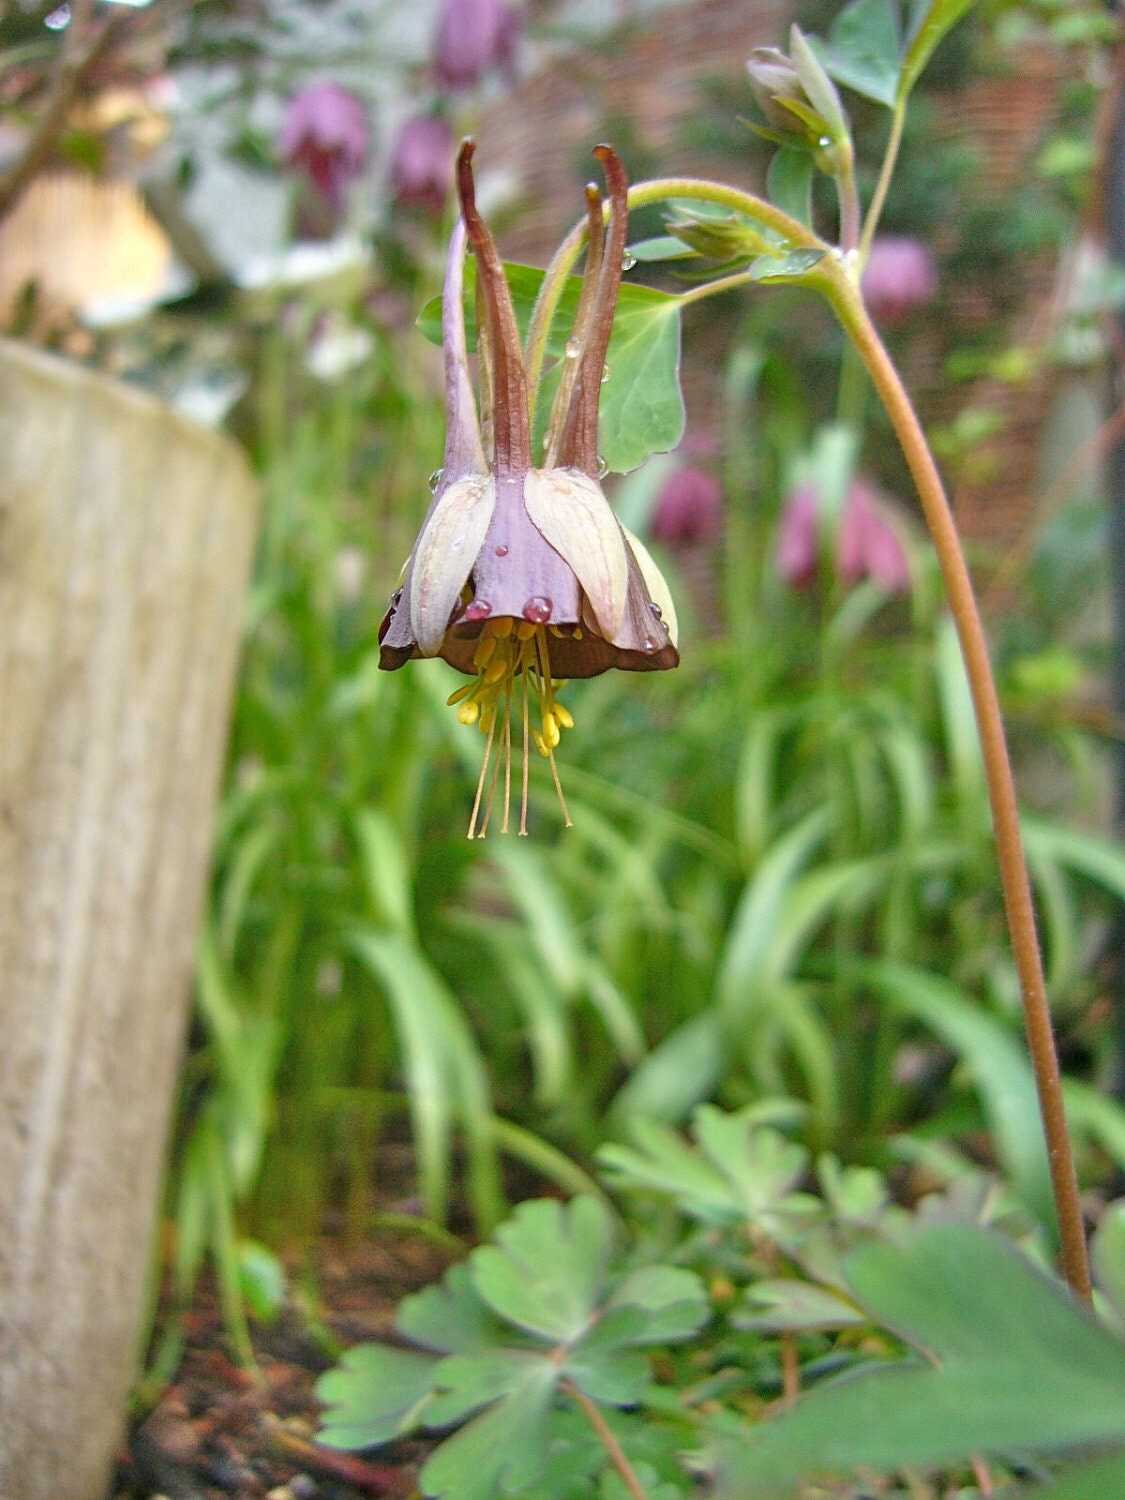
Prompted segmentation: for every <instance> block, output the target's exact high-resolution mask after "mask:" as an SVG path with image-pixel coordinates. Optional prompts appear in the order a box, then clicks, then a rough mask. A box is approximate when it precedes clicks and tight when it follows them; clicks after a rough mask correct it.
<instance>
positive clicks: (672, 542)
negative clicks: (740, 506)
mask: <svg viewBox="0 0 1125 1500" xmlns="http://www.w3.org/2000/svg"><path fill="white" fill-rule="evenodd" d="M722 528H723V490H722V486H721V485H720V483H719V481H718V479H717V478H716V476H715V475H714V474H712V473H710V472H709V471H708V470H707V469H700V468H696V467H695V466H694V465H693V464H685V465H684V467H683V468H682V469H677V470H676V472H675V473H674V474H673V475H671V477H670V478H669V479H668V480H667V481H666V482H665V484H664V487H663V489H662V490H661V491H660V494H659V495H658V496H657V498H656V505H655V507H654V509H653V512H652V535H653V537H654V538H655V539H656V540H657V541H658V542H664V543H665V544H666V545H667V546H670V547H685V546H690V545H691V544H692V543H693V542H713V541H715V540H716V538H717V537H718V536H719V534H720V533H721V531H722Z"/></svg>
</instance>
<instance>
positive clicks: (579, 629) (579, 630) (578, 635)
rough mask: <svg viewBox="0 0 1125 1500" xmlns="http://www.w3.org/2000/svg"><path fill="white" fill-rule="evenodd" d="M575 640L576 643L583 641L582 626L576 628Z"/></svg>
mask: <svg viewBox="0 0 1125 1500" xmlns="http://www.w3.org/2000/svg"><path fill="white" fill-rule="evenodd" d="M573 639H574V640H576V641H580V640H581V639H582V627H581V626H580V625H576V626H575V627H574V636H573Z"/></svg>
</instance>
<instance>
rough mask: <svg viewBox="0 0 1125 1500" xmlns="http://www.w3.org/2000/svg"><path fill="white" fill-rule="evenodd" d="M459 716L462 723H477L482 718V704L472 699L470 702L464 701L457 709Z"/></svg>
mask: <svg viewBox="0 0 1125 1500" xmlns="http://www.w3.org/2000/svg"><path fill="white" fill-rule="evenodd" d="M470 685H472V684H470ZM457 717H458V718H459V719H460V720H461V723H462V724H475V723H476V722H477V720H478V719H479V718H480V704H479V703H477V702H475V701H473V700H472V699H470V700H469V702H468V703H462V705H461V707H460V708H459V709H458V710H457Z"/></svg>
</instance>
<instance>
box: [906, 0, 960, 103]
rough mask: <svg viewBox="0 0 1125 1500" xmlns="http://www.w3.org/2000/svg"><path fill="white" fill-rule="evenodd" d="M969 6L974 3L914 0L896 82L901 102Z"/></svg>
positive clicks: (954, 0) (956, 0)
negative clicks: (899, 72)
mask: <svg viewBox="0 0 1125 1500" xmlns="http://www.w3.org/2000/svg"><path fill="white" fill-rule="evenodd" d="M972 4H974V0H913V5H912V7H911V12H910V24H909V26H908V27H907V32H906V55H905V56H904V57H903V60H902V73H901V76H900V77H899V82H898V97H899V98H900V99H905V98H906V96H907V95H908V94H909V93H910V90H911V89H912V88H913V87H914V85H915V84H916V83H917V82H918V78H919V76H920V74H921V72H922V69H923V68H924V67H925V66H926V64H927V63H928V62H929V60H930V58H931V57H932V56H933V53H934V49H935V48H936V47H937V45H938V43H939V42H941V41H942V40H943V38H944V37H945V35H946V33H947V32H948V31H951V30H952V29H953V27H954V26H956V24H957V22H958V21H959V20H960V19H961V17H962V16H963V15H964V14H965V12H966V11H967V10H968V9H969V6H970V5H972Z"/></svg>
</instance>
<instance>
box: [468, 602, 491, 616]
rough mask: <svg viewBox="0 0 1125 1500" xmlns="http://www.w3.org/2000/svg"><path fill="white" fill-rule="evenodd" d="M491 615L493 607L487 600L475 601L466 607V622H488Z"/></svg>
mask: <svg viewBox="0 0 1125 1500" xmlns="http://www.w3.org/2000/svg"><path fill="white" fill-rule="evenodd" d="M491 613H492V605H491V604H489V602H488V600H487V599H474V600H473V601H472V603H470V604H467V605H466V606H465V619H466V620H487V619H488V617H489V615H490V614H491Z"/></svg>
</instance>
